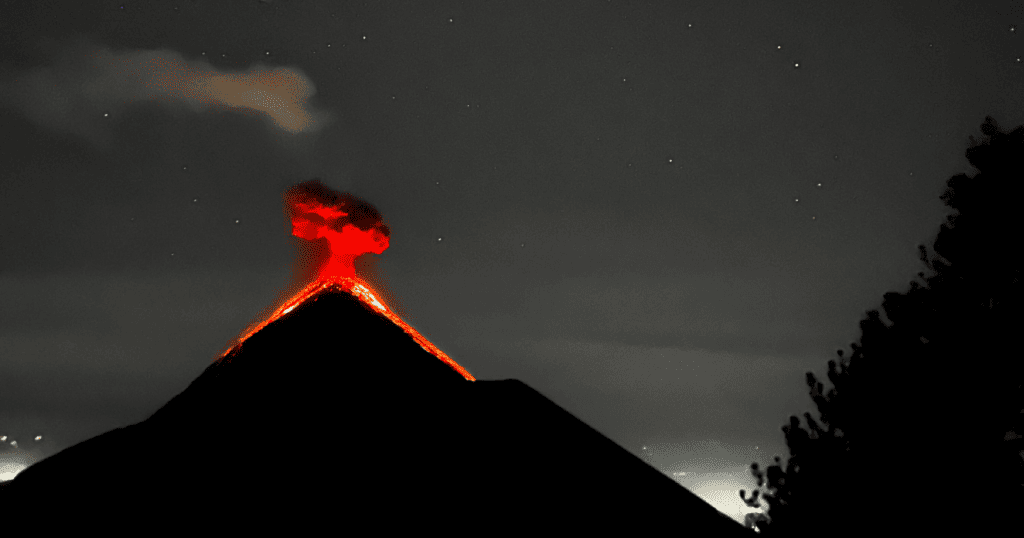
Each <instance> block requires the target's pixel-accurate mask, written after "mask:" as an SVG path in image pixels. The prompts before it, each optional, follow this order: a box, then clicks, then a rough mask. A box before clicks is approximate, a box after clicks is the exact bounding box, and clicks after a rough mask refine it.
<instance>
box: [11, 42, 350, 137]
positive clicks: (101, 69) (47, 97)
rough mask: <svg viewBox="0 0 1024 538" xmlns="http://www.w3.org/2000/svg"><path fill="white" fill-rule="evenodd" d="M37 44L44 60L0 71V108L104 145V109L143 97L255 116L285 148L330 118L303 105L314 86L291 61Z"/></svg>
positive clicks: (180, 108) (118, 108)
mask: <svg viewBox="0 0 1024 538" xmlns="http://www.w3.org/2000/svg"><path fill="white" fill-rule="evenodd" d="M40 46H41V48H43V49H44V50H45V51H46V52H47V60H46V61H45V62H44V63H43V64H41V65H38V66H35V67H32V68H29V69H26V70H22V71H14V70H11V69H5V70H4V71H3V72H2V73H0V107H3V108H6V109H9V110H13V111H16V112H18V113H20V114H22V115H23V116H24V117H25V118H27V119H28V120H30V121H31V122H32V123H35V124H36V125H39V126H40V127H42V128H44V129H47V130H49V131H52V132H57V133H70V134H72V135H76V136H79V137H83V138H86V139H88V140H89V141H91V142H92V143H93V144H95V145H96V146H98V147H100V148H101V149H104V150H107V151H109V150H111V149H112V147H113V141H112V133H111V128H110V127H109V126H108V122H107V121H105V120H107V119H108V117H105V116H104V114H109V115H112V116H113V115H120V114H131V112H132V108H133V106H137V104H139V103H142V102H156V103H160V104H161V105H164V106H165V107H166V108H168V109H170V110H172V111H173V112H175V113H195V114H203V113H209V112H215V111H226V112H229V113H237V114H243V115H248V116H253V117H254V119H256V118H258V120H259V123H261V124H262V125H263V126H264V127H265V128H267V129H268V130H270V131H271V132H272V133H273V134H274V135H275V136H274V138H275V139H276V140H278V141H280V142H281V143H282V145H284V146H289V145H291V144H294V143H295V142H296V140H297V138H299V137H301V136H302V135H308V134H312V133H317V132H319V131H321V130H322V129H323V128H325V127H326V126H328V125H330V124H331V123H333V121H334V114H332V113H331V112H329V111H325V110H315V109H312V108H311V107H310V106H308V104H307V100H308V99H309V98H310V97H312V96H313V95H315V94H316V87H315V86H314V84H313V82H312V80H310V79H309V77H308V76H307V75H306V74H305V73H304V72H303V71H302V70H301V69H299V68H297V67H294V66H292V67H281V66H273V65H266V64H263V63H255V64H252V65H251V66H250V67H249V68H247V69H245V70H242V71H231V70H219V69H217V68H216V67H214V66H213V65H211V64H210V63H209V62H207V61H206V60H205V59H194V60H189V59H186V58H184V57H183V56H182V55H181V54H180V53H179V52H176V51H174V50H170V49H155V50H146V49H138V50H112V49H110V48H108V47H105V46H103V45H99V44H96V43H95V42H93V41H92V40H91V39H90V38H88V37H83V36H75V37H72V38H69V39H67V40H66V41H64V42H55V41H52V40H47V41H43V42H41V43H40Z"/></svg>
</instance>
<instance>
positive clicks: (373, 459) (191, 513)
mask: <svg viewBox="0 0 1024 538" xmlns="http://www.w3.org/2000/svg"><path fill="white" fill-rule="evenodd" d="M364 225H365V223H364ZM297 228H301V226H297ZM340 228H341V229H343V230H349V231H348V232H343V233H349V232H350V231H351V229H350V228H347V227H346V225H342V226H340ZM357 228H358V227H357ZM371 228H373V226H370V225H366V228H365V229H364V228H358V229H359V232H358V233H359V234H363V236H364V237H363V239H360V241H361V242H363V243H365V245H372V244H376V245H378V246H380V245H381V239H382V237H383V236H386V234H384V235H381V232H380V228H379V226H378V227H377V228H376V229H377V231H376V232H371V231H369V230H370V229H371ZM298 231H299V233H302V234H304V235H307V236H309V237H312V236H314V235H316V234H318V233H323V232H322V231H321V232H317V231H315V230H312V231H311V230H302V229H300V230H298ZM364 232H365V233H364ZM374 234H376V237H374ZM364 239H365V240H366V241H364ZM365 245H364V246H365ZM329 266H330V263H327V264H324V265H322V266H321V271H320V273H319V277H318V278H316V279H315V280H314V281H313V282H312V283H311V284H310V285H308V286H306V287H305V288H304V289H302V291H301V292H299V293H297V294H295V295H294V296H292V297H290V298H289V299H288V300H287V301H284V302H283V303H282V304H281V305H279V306H278V307H277V308H276V309H274V311H273V314H272V315H270V316H269V317H268V318H267V319H266V320H264V321H263V322H261V323H258V324H256V325H255V326H254V327H250V328H248V329H247V330H246V331H244V332H243V334H242V335H241V336H240V337H239V338H238V340H237V342H236V343H235V344H234V345H233V346H232V347H231V348H230V349H229V350H228V351H227V352H226V353H224V354H223V355H221V356H220V357H219V358H217V359H216V360H214V361H213V363H212V364H210V365H209V366H208V367H207V368H206V369H205V370H204V371H203V372H202V373H201V374H200V375H199V376H198V377H197V378H196V379H195V380H193V381H192V383H191V384H190V385H189V386H188V387H187V388H185V390H184V391H182V392H181V393H180V394H178V395H176V396H175V397H173V398H172V399H171V400H170V401H169V402H167V403H166V404H165V405H164V406H163V407H161V408H159V409H158V410H157V411H156V412H155V413H154V414H153V415H151V416H150V417H149V418H147V419H146V420H143V421H142V422H139V423H137V424H133V425H129V426H126V427H123V428H118V429H115V430H112V431H109V432H106V433H104V434H101V435H99V436H97V437H94V438H92V439H88V440H86V441H83V442H81V443H79V444H77V445H74V446H72V447H69V448H67V449H65V450H63V451H61V452H59V453H57V454H54V455H52V456H50V457H48V458H45V459H43V460H41V461H39V462H37V463H35V464H34V465H32V466H30V467H28V468H27V469H25V470H24V471H22V472H21V473H20V474H19V475H18V476H17V477H16V478H15V479H14V480H12V481H10V482H7V483H5V484H4V486H3V487H0V507H3V510H4V512H5V513H7V514H13V515H15V516H14V517H17V518H19V519H21V518H24V519H25V521H32V522H36V523H38V524H39V525H41V527H40V528H41V529H46V530H47V531H50V530H51V529H54V528H55V527H58V528H62V530H73V529H79V528H81V527H82V526H83V525H90V524H99V525H102V526H103V527H102V528H104V529H109V528H112V527H113V528H117V527H125V528H127V527H128V526H129V523H128V522H131V528H132V529H133V531H135V532H140V533H143V534H148V533H149V532H152V530H154V529H155V528H157V527H165V526H168V525H171V526H179V525H181V526H185V527H188V528H193V529H198V526H200V525H202V526H203V527H204V528H210V526H211V525H213V526H214V528H217V527H224V528H230V529H231V530H232V531H238V530H251V531H263V532H267V531H282V530H285V531H286V532H288V533H289V534H290V535H291V534H294V533H303V532H317V533H320V532H323V531H324V530H330V531H342V532H343V531H346V530H349V529H354V530H360V529H367V530H370V529H372V531H371V532H375V533H376V532H387V531H395V530H400V531H403V532H408V531H417V532H430V531H440V532H445V533H455V534H472V535H491V534H497V533H501V532H504V531H507V530H510V529H515V530H520V531H522V530H533V529H536V530H538V531H544V530H549V531H554V530H555V529H559V530H561V532H566V531H568V532H573V533H576V532H601V533H608V532H613V533H616V534H622V533H626V532H628V533H630V534H632V533H635V532H638V531H644V530H657V531H661V530H664V529H666V528H677V529H678V530H679V531H681V532H683V533H684V534H685V533H686V532H695V533H699V534H700V535H707V536H726V537H727V536H749V535H750V532H751V531H749V530H747V529H744V528H743V527H742V526H741V525H740V524H739V523H737V522H736V521H734V520H732V519H731V518H729V517H727V516H725V515H724V514H722V513H720V512H718V511H717V510H716V509H715V508H713V507H712V506H710V505H709V504H707V503H706V502H704V501H703V500H701V499H700V498H699V497H697V496H696V495H694V494H693V493H691V492H690V491H688V490H686V489H685V488H683V487H682V486H680V485H679V484H677V483H676V482H674V481H673V480H672V479H670V478H668V477H667V476H665V475H663V474H662V473H661V472H659V471H658V470H656V469H655V468H653V467H651V466H650V465H648V464H647V463H645V462H643V461H642V460H640V459H639V458H637V457H636V456H634V455H633V454H631V453H629V452H628V451H627V450H625V449H624V448H622V447H620V446H619V445H617V444H615V443H614V442H613V441H611V440H610V439H609V438H607V437H605V436H604V435H602V434H600V433H599V432H597V431H596V430H594V429H593V428H591V427H590V426H588V425H586V424H585V423H583V422H581V421H580V420H579V419H577V418H576V417H574V416H573V415H572V414H570V413H568V412H567V411H566V410H564V409H562V408H561V407H559V406H558V405H556V404H555V403H554V402H552V401H551V400H549V399H548V398H546V397H545V396H543V395H541V394H540V393H538V392H537V391H536V390H533V389H532V388H530V387H529V386H528V385H526V384H524V383H523V382H521V381H518V380H515V379H505V380H476V379H475V378H474V377H473V376H472V375H471V374H470V373H469V372H468V371H467V370H466V369H465V368H463V367H462V366H461V365H459V364H458V363H456V362H455V361H454V360H452V359H451V358H450V357H448V356H447V355H445V354H444V353H443V352H442V351H440V350H439V349H437V348H436V346H433V344H431V343H430V342H429V341H427V340H426V339H425V338H423V337H422V335H420V334H419V333H418V332H416V331H415V329H413V328H412V327H410V326H408V325H407V324H405V323H404V322H403V321H402V320H401V319H400V318H399V317H398V316H397V315H395V314H394V313H393V312H391V310H390V309H389V308H388V306H387V305H385V304H383V303H382V302H381V300H380V297H378V296H377V294H375V293H374V290H373V289H371V288H370V287H369V286H368V285H367V284H366V283H365V282H363V281H362V279H360V278H359V277H358V276H351V275H350V274H348V273H347V272H345V270H342V271H337V270H334V269H337V268H334V269H332V270H330V271H326V272H325V271H324V270H323V269H322V268H323V267H329ZM138 524H142V525H144V527H142V528H140V527H137V526H136V525H138ZM146 526H148V527H153V528H154V529H150V528H147V527H146ZM563 529H564V530H563Z"/></svg>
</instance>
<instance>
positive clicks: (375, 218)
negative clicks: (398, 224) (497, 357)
mask: <svg viewBox="0 0 1024 538" xmlns="http://www.w3.org/2000/svg"><path fill="white" fill-rule="evenodd" d="M346 209H347V210H348V211H346ZM285 211H286V213H287V214H288V215H290V217H291V223H292V235H294V236H296V237H299V238H302V239H305V240H307V241H316V240H318V239H321V238H325V239H327V242H328V244H329V245H330V247H329V249H330V253H329V258H328V260H327V262H326V263H324V264H323V265H322V266H321V267H320V268H319V270H318V271H317V274H316V275H315V276H314V278H313V279H312V281H311V282H310V283H309V284H307V285H306V286H305V287H304V288H303V289H302V290H300V291H299V292H298V293H295V294H294V295H292V296H291V297H289V298H288V299H286V300H285V301H284V302H283V304H281V305H280V306H279V307H278V308H276V309H275V310H274V312H273V313H272V314H271V315H270V316H268V317H267V318H266V319H265V320H264V321H262V322H260V323H257V324H256V325H255V326H253V327H251V328H250V329H248V330H246V331H245V332H244V333H243V334H242V336H241V337H239V338H238V339H237V340H235V341H234V343H233V345H232V346H231V348H229V349H228V350H227V351H225V352H224V354H222V355H221V358H223V357H224V356H226V355H227V354H228V353H229V352H230V351H231V349H233V348H234V347H236V346H237V345H240V344H241V343H242V342H244V341H245V340H246V339H248V338H249V337H250V336H252V335H253V334H255V333H256V332H258V331H259V330H260V329H262V328H263V327H266V326H267V325H269V324H270V323H273V322H274V321H275V320H277V319H278V318H280V317H281V316H283V315H285V314H287V313H288V312H291V311H292V310H293V309H294V308H295V307H296V306H298V305H299V304H301V303H302V302H303V301H305V300H306V299H308V298H309V297H311V296H312V295H314V294H315V293H316V292H318V291H320V290H322V289H325V288H327V287H331V286H336V287H339V288H341V289H343V290H345V291H347V292H348V293H351V294H352V295H355V296H356V297H358V298H359V299H360V300H361V301H363V302H364V303H365V304H367V305H369V306H370V307H372V308H373V309H374V310H376V311H377V312H379V313H380V314H382V315H384V316H386V317H387V318H388V319H389V320H391V321H392V322H393V323H394V324H395V325H398V326H399V327H401V328H402V330H403V331H405V333H406V334H408V335H409V336H410V337H412V338H413V340H415V341H416V343H417V344H419V345H420V347H422V348H423V349H425V350H426V351H427V352H428V353H430V354H432V355H434V356H435V357H437V358H438V359H440V360H442V361H444V362H445V363H446V364H448V365H449V366H450V367H452V368H453V369H455V370H456V371H457V372H459V373H460V374H462V377H464V378H466V379H468V380H469V381H476V378H474V377H473V375H472V374H470V373H469V372H468V371H466V369H465V368H463V367H462V366H460V365H459V364H458V363H457V362H455V361H454V360H453V359H452V358H451V357H449V356H448V355H446V354H445V353H444V352H443V351H441V350H440V349H438V348H437V346H435V345H434V344H432V343H430V341H429V340H427V339H426V338H424V337H423V335H421V334H420V333H419V332H418V331H417V330H416V329H414V328H412V327H411V326H410V325H409V324H407V323H405V322H404V321H402V319H401V318H400V317H398V316H397V315H396V314H395V313H394V312H392V311H391V309H389V308H388V307H387V306H386V305H385V304H384V303H383V301H381V300H380V298H379V297H380V295H379V294H377V293H374V291H373V289H372V288H371V286H370V285H369V284H368V283H367V282H366V281H364V280H363V279H361V278H359V276H357V275H356V271H355V259H356V258H357V257H359V256H361V255H363V254H369V253H373V254H381V253H383V252H384V251H385V250H387V248H388V245H389V244H390V243H389V239H388V236H389V235H390V229H389V228H388V227H387V226H386V225H385V224H384V223H383V222H382V221H381V220H380V215H379V213H377V210H376V209H375V208H373V207H372V206H370V205H369V204H366V203H365V202H362V201H360V200H358V199H356V198H355V197H352V196H349V195H344V194H338V193H334V192H333V191H330V190H329V189H327V188H326V187H324V186H323V185H322V184H320V183H319V181H315V180H314V181H308V182H304V183H301V184H299V185H296V186H295V187H292V189H290V190H289V191H288V192H287V193H286V194H285ZM296 263H297V264H298V261H297V262H296Z"/></svg>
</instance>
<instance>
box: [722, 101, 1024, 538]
mask: <svg viewBox="0 0 1024 538" xmlns="http://www.w3.org/2000/svg"><path fill="white" fill-rule="evenodd" d="M981 131H982V133H983V134H984V135H985V138H984V139H983V140H982V141H980V142H978V141H977V140H975V139H974V137H970V142H971V144H970V147H969V148H968V149H967V151H966V157H967V159H968V161H969V162H970V163H971V165H972V166H973V167H974V168H976V169H977V170H978V171H979V173H977V174H975V175H974V177H968V176H966V175H965V174H958V175H956V176H953V177H951V178H950V179H949V180H948V181H947V184H946V187H947V188H946V190H945V192H944V193H943V194H942V196H941V199H942V201H943V202H944V203H945V204H946V205H947V206H949V207H950V208H952V209H953V212H952V213H951V214H949V215H948V216H947V218H946V222H945V223H944V224H943V225H942V226H941V228H940V230H939V232H938V235H937V237H936V239H935V241H934V244H933V247H932V250H933V251H934V255H931V256H930V255H929V254H928V251H927V249H926V248H925V246H924V245H918V250H919V254H920V259H921V261H922V262H923V263H924V265H925V266H926V267H927V269H928V270H929V272H930V274H928V275H926V274H925V272H924V271H922V272H920V273H918V274H917V276H918V278H919V279H920V281H921V282H918V281H917V280H914V281H912V282H911V283H910V288H909V290H907V291H906V292H904V293H896V292H888V293H886V294H884V295H883V301H882V310H883V311H884V312H885V316H886V318H887V320H883V319H882V317H881V315H880V313H879V311H878V310H871V311H869V312H867V314H866V317H865V318H864V319H863V320H862V321H861V322H860V328H861V337H860V343H859V344H858V343H856V342H854V343H852V344H851V349H852V350H853V353H852V355H851V357H850V358H849V359H843V351H842V350H838V351H837V354H838V355H839V359H840V360H839V363H838V364H837V363H836V361H834V360H830V361H829V362H828V366H829V371H828V378H829V380H830V381H831V382H832V385H833V387H832V388H831V389H830V390H829V391H828V393H827V394H824V393H823V392H822V389H823V385H822V383H820V382H818V381H817V379H816V378H815V376H814V374H813V373H812V372H808V373H807V384H808V386H809V387H810V394H811V398H812V400H813V401H814V403H815V405H816V407H817V408H818V412H819V414H820V416H821V424H820V425H819V424H818V423H817V422H816V421H815V420H814V419H813V418H812V416H811V414H810V413H804V418H805V420H806V422H807V429H804V428H803V427H801V425H800V421H799V419H798V418H797V417H795V416H791V417H790V423H789V424H788V425H786V426H783V428H782V430H783V432H784V434H785V437H786V444H787V446H788V448H789V452H790V457H789V460H788V462H787V464H786V468H785V469H783V468H782V465H781V463H780V458H779V457H777V456H776V457H775V462H776V463H775V465H772V466H770V467H768V469H767V472H764V471H761V470H760V469H759V467H758V465H757V463H756V462H754V463H753V464H752V465H751V469H752V472H753V474H754V475H755V476H756V477H757V484H758V488H759V489H757V490H754V491H753V493H752V494H751V496H750V497H749V498H747V497H746V496H745V491H743V490H741V491H740V497H741V498H743V500H744V501H745V502H746V503H747V505H748V506H752V507H759V506H760V502H759V501H758V497H759V496H760V497H761V498H762V499H764V500H765V501H767V503H768V511H767V516H765V515H764V514H755V515H752V516H751V517H749V518H748V519H747V521H748V526H756V528H757V530H758V531H759V532H761V533H762V534H764V535H767V536H805V535H811V534H815V535H820V534H826V535H833V536H835V535H843V536H862V535H865V533H868V532H871V531H876V532H877V531H879V530H881V531H892V530H905V531H907V532H913V533H914V534H924V533H926V532H942V533H943V534H950V533H952V534H954V535H955V534H970V535H975V536H982V535H983V536H998V535H1002V534H1008V533H1010V532H1013V531H1014V527H1015V526H1016V521H1015V518H1014V517H1013V516H1014V515H1016V514H1017V513H1019V510H1020V507H1021V506H1022V501H1024V444H1022V441H1024V437H1022V435H1024V422H1022V419H1024V392H1022V390H1021V380H1022V376H1021V374H1022V367H1021V366H1022V360H1021V351H1020V343H1019V342H1018V341H1017V338H1016V334H1017V333H1016V330H1019V328H1020V327H1021V321H1022V317H1021V308H1020V280H1019V277H1020V268H1021V262H1020V260H1021V257H1020V255H1019V254H1018V252H1017V250H1018V248H1017V247H1016V244H1017V243H1016V242H1015V241H1014V240H1015V239H1016V237H1017V236H1019V234H1020V225H1019V224H1018V219H1017V218H1016V215H1017V208H1016V207H1015V206H1016V205H1018V204H1020V203H1021V199H1022V198H1021V184H1022V180H1024V159H1022V157H1024V125H1022V126H1020V127H1017V128H1016V129H1014V130H1013V131H1012V132H1010V133H1005V132H1002V131H1000V130H999V128H998V126H997V125H996V122H995V120H993V119H992V118H991V117H989V116H986V118H985V123H983V124H982V125H981ZM765 475H767V483H766V481H765ZM943 486H945V487H943ZM762 487H763V489H760V488H762ZM958 530H959V532H958ZM1017 532H1019V531H1017ZM1014 534H1015V535H1016V533H1014Z"/></svg>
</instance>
